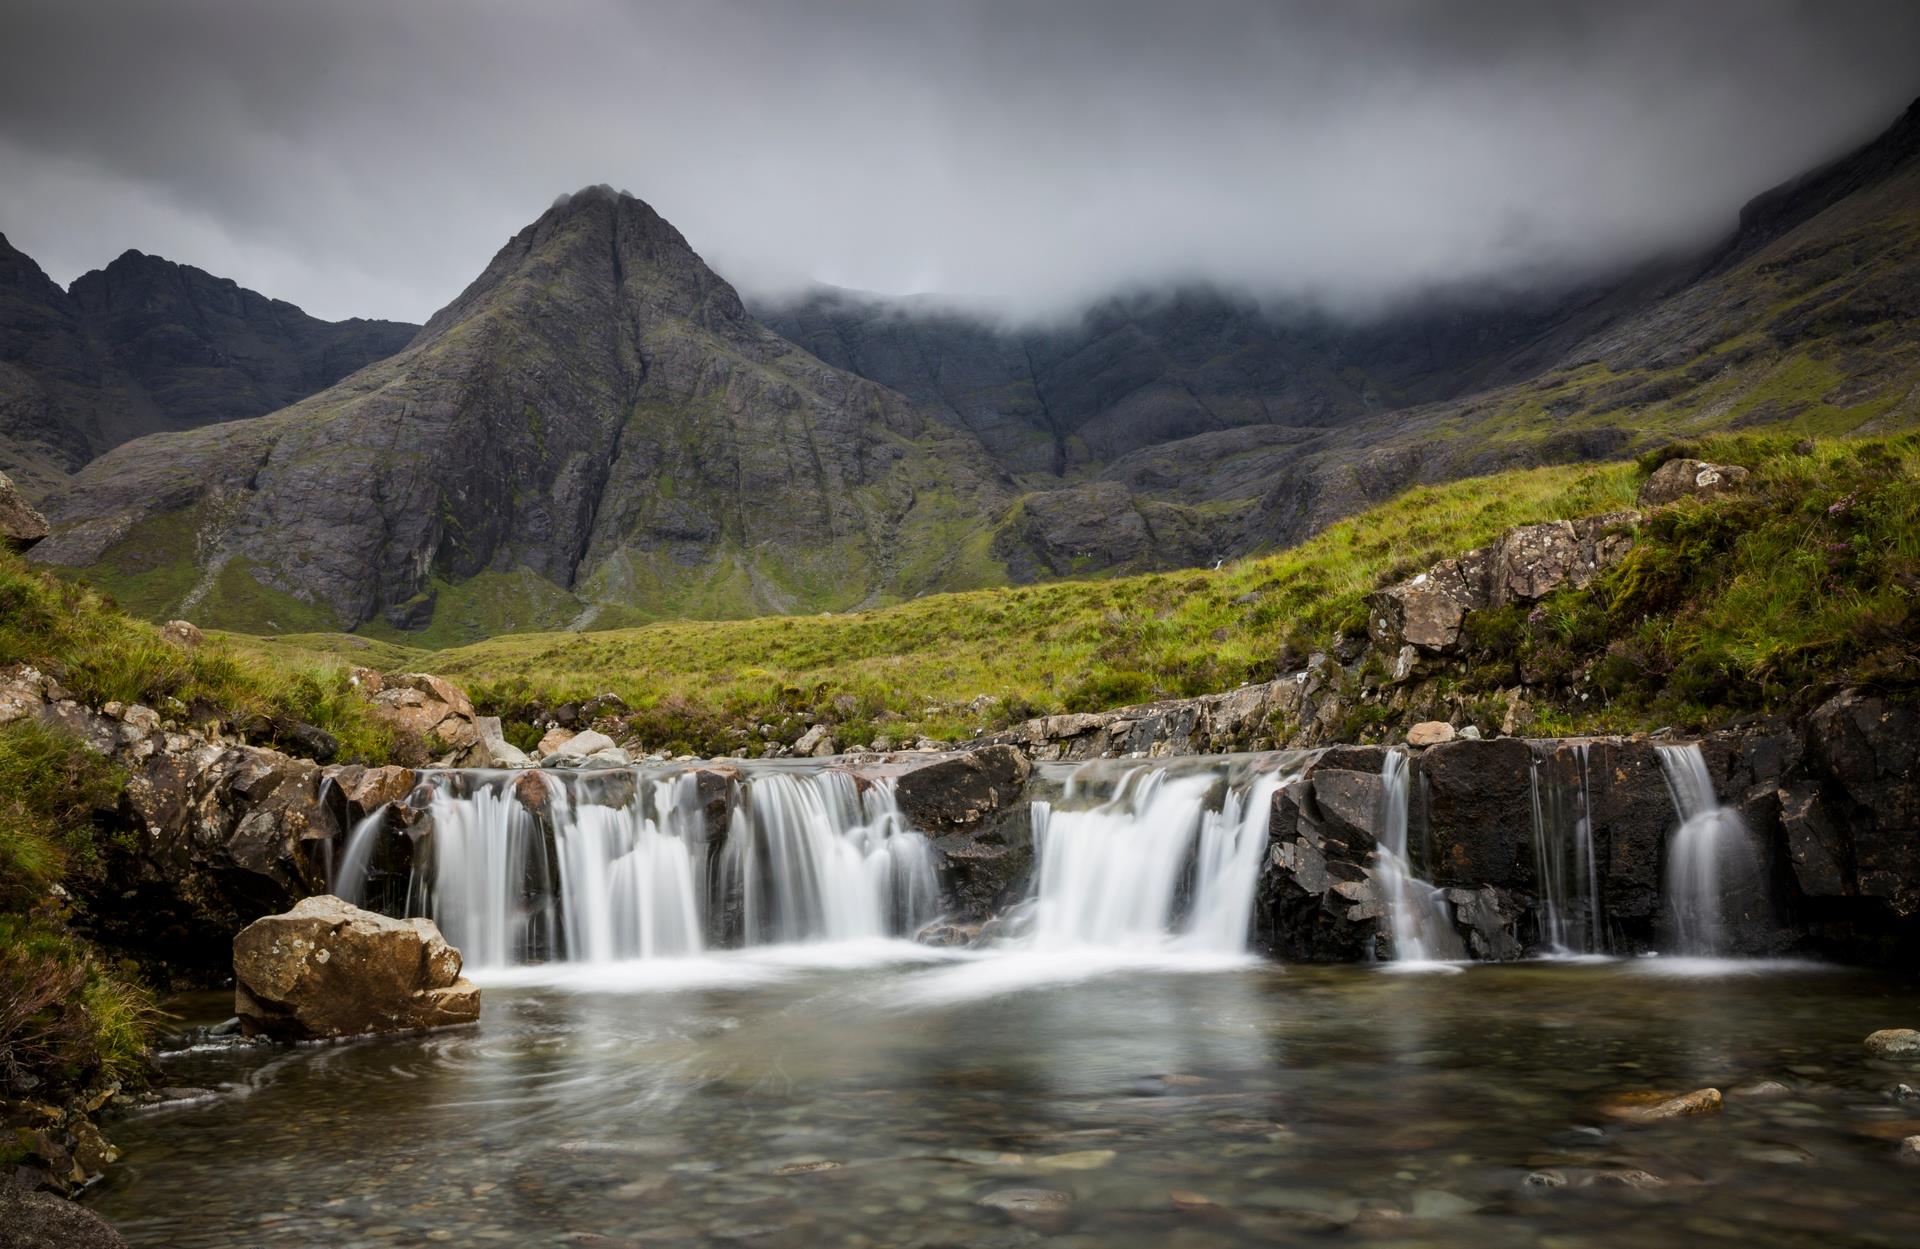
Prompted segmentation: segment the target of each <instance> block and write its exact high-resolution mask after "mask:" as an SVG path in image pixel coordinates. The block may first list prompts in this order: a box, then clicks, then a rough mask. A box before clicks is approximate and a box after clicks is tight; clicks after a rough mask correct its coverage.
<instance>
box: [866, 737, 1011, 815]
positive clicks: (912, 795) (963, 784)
mask: <svg viewBox="0 0 1920 1249" xmlns="http://www.w3.org/2000/svg"><path fill="white" fill-rule="evenodd" d="M1031 771H1032V765H1031V764H1030V763H1028V762H1027V757H1026V756H1025V755H1024V754H1022V753H1021V752H1020V751H1018V750H1015V749H1014V748H1013V747H1011V746H983V747H981V748H980V749H978V750H969V751H966V752H965V753H963V754H957V755H951V756H948V757H946V758H943V759H938V760H935V761H934V762H931V763H927V764H924V765H921V766H919V767H915V768H912V769H911V770H909V771H908V772H906V773H905V774H903V775H902V776H900V778H899V779H898V780H896V781H895V782H894V789H893V793H894V799H895V801H897V802H898V803H899V804H900V811H901V813H902V814H903V815H905V816H906V817H907V820H908V822H909V823H911V824H912V825H913V826H914V827H915V828H917V829H919V830H921V831H922V832H925V833H927V834H929V835H932V836H941V835H944V834H949V833H965V832H970V831H973V830H976V829H979V828H980V827H982V826H983V825H984V824H986V823H987V822H989V820H990V817H991V816H993V815H994V814H996V813H998V812H999V811H1002V810H1004V809H1005V808H1007V807H1009V806H1011V805H1012V804H1014V803H1016V802H1018V801H1019V800H1020V796H1021V793H1022V791H1023V790H1024V789H1025V787H1026V783H1027V776H1028V774H1029V773H1030V772H1031Z"/></svg>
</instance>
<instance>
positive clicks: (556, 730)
mask: <svg viewBox="0 0 1920 1249" xmlns="http://www.w3.org/2000/svg"><path fill="white" fill-rule="evenodd" d="M575 736H577V735H576V734H575V733H574V731H573V730H572V729H568V728H562V727H560V726H559V725H557V724H556V725H555V726H554V727H552V728H550V729H548V730H547V731H546V733H545V734H544V735H543V736H542V737H541V738H540V744H539V745H538V746H535V747H534V748H533V752H534V753H535V754H536V755H539V756H540V757H541V758H542V759H544V758H546V757H547V756H548V755H557V754H559V753H560V752H561V750H562V749H564V748H565V747H566V745H567V743H568V742H570V741H572V740H573V739H574V737H575Z"/></svg>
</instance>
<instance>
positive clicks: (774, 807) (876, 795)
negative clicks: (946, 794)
mask: <svg viewBox="0 0 1920 1249" xmlns="http://www.w3.org/2000/svg"><path fill="white" fill-rule="evenodd" d="M721 874H722V878H723V880H724V881H725V882H726V890H727V894H728V896H738V897H739V898H740V900H741V924H742V930H743V934H744V937H745V940H746V942H747V944H750V945H753V944H784V943H790V942H797V941H820V940H830V941H836V940H837V941H847V940H859V939H862V938H873V937H886V936H900V935H910V934H912V933H913V932H914V931H916V930H917V929H918V928H919V927H920V926H921V925H922V924H925V923H926V922H927V921H928V920H931V919H932V918H933V917H934V916H935V914H936V913H937V912H938V910H939V898H940V882H939V876H938V873H937V872H936V871H935V868H934V861H933V847H932V845H931V844H930V843H929V842H928V841H927V839H926V838H925V837H924V836H922V835H921V834H919V833H917V832H915V831H913V830H912V829H911V828H909V827H908V826H907V822H906V820H905V818H904V817H903V816H902V815H901V814H900V808H899V805H898V804H897V803H896V802H895V801H894V797H893V786H892V784H891V783H890V782H889V781H888V780H886V779H885V778H882V779H879V780H876V781H872V782H870V783H868V784H867V785H866V786H865V787H864V788H863V787H862V785H861V784H860V782H859V781H857V780H855V778H854V777H853V776H852V775H850V774H848V773H846V772H833V771H825V772H813V773H786V772H774V773H768V774H764V775H760V776H755V777H753V778H751V779H750V780H749V781H748V782H747V784H746V786H745V794H744V796H743V801H742V804H741V806H740V807H739V808H738V809H737V810H736V811H735V813H734V827H733V829H732V830H731V831H730V832H729V834H728V836H727V848H726V853H725V857H724V858H723V860H722V863H721Z"/></svg>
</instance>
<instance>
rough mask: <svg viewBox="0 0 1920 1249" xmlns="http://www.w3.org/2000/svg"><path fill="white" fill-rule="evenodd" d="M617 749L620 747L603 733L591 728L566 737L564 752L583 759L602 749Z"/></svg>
mask: <svg viewBox="0 0 1920 1249" xmlns="http://www.w3.org/2000/svg"><path fill="white" fill-rule="evenodd" d="M618 749H620V747H619V746H618V745H616V744H615V742H614V740H613V739H612V738H611V737H608V736H607V735H606V734H605V733H598V732H595V731H594V730H592V729H587V730H586V731H585V732H581V733H575V734H574V735H573V736H572V737H570V738H568V739H567V741H566V746H565V749H564V753H566V754H569V755H576V756H578V757H580V758H582V759H584V758H587V757H588V756H590V755H597V754H599V753H600V752H601V751H603V750H618Z"/></svg>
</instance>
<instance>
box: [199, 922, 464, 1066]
mask: <svg viewBox="0 0 1920 1249" xmlns="http://www.w3.org/2000/svg"><path fill="white" fill-rule="evenodd" d="M233 978H234V1013H235V1014H237V1015H239V1016H240V1024H241V1027H242V1028H243V1029H245V1031H246V1032H247V1033H248V1034H249V1035H259V1034H262V1033H264V1034H266V1035H267V1036H271V1037H273V1038H275V1039H276V1040H282V1041H310V1040H321V1039H325V1038H329V1037H345V1036H364V1035H367V1034H371V1033H378V1032H410V1031H414V1030H417V1029H421V1028H441V1027H447V1026H449V1025H452V1024H464V1023H473V1022H474V1021H476V1020H477V1019H479V1018H480V990H478V989H476V988H475V987H474V986H473V984H472V983H471V982H469V981H468V980H466V979H465V978H464V977H462V976H461V975H460V951H458V950H456V949H454V948H453V947H452V946H450V945H448V944H447V942H446V939H445V938H443V937H442V936H441V935H440V929H439V928H437V927H436V926H435V925H434V923H433V921H432V920H427V919H390V918H388V917H387V916H385V915H376V914H374V913H373V912H372V911H363V910H361V909H360V908H359V907H356V906H352V905H349V904H348V903H346V902H342V901H341V900H340V899H339V898H335V897H331V896H327V895H322V896H320V897H317V898H308V899H306V900H305V901H303V902H301V903H300V904H299V905H298V906H296V907H294V908H293V909H292V910H291V911H288V912H286V913H285V914H284V915H269V916H267V917H266V918H265V919H261V920H255V921H254V922H253V923H251V924H249V925H247V927H246V928H245V929H243V930H242V931H241V933H240V935H239V936H237V937H235V938H234V939H233Z"/></svg>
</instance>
